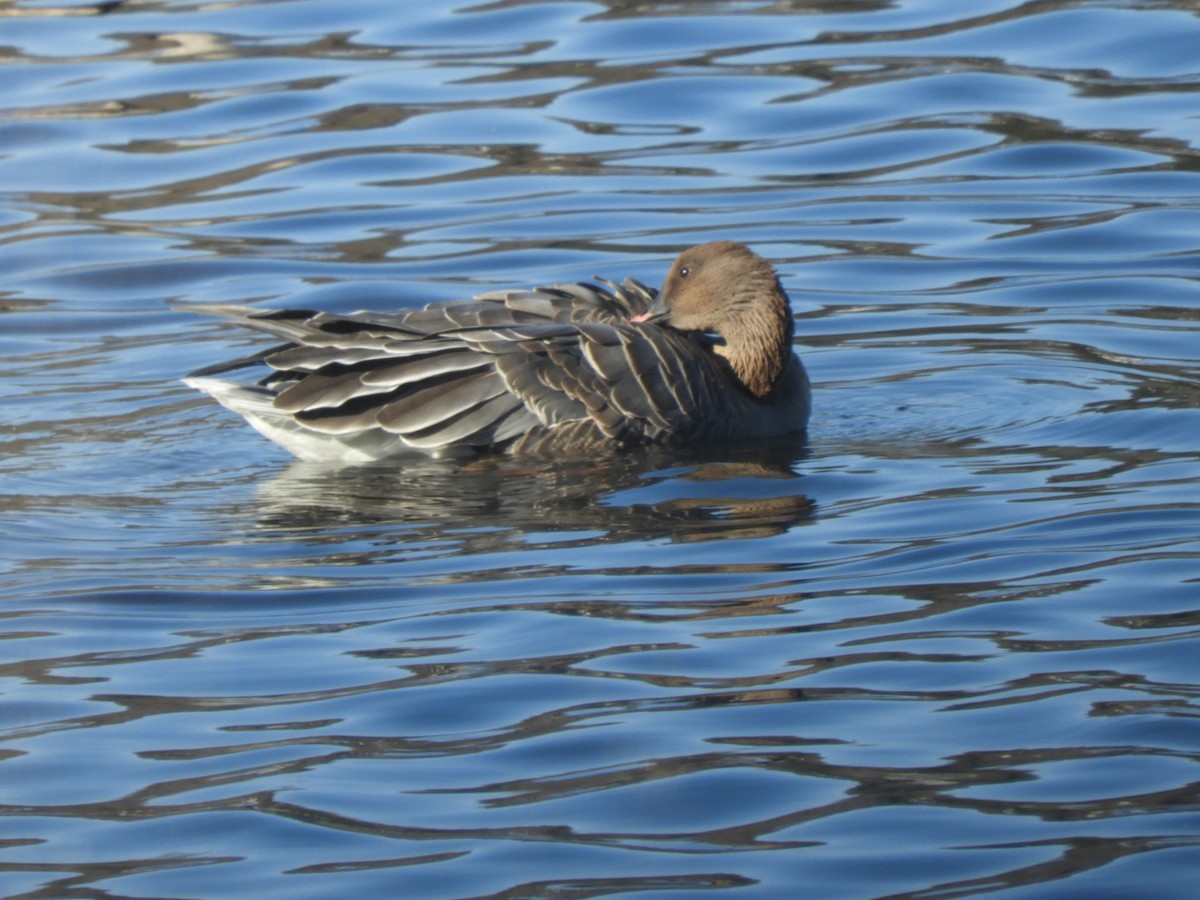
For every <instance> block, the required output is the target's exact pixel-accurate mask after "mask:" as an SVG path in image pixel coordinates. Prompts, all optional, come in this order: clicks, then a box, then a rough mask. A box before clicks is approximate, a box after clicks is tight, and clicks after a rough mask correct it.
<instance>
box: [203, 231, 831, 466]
mask: <svg viewBox="0 0 1200 900" xmlns="http://www.w3.org/2000/svg"><path fill="white" fill-rule="evenodd" d="M688 254H692V256H691V257H688ZM697 254H699V255H698V256H697ZM729 254H732V255H733V256H734V257H736V260H735V261H737V260H740V261H741V262H742V263H746V262H748V263H750V264H751V265H752V266H753V265H758V266H759V267H760V268H761V267H765V269H766V271H767V272H769V273H770V276H771V277H770V280H769V281H770V283H771V284H774V285H775V289H776V290H777V291H778V292H779V294H780V295H782V291H781V290H779V289H778V282H777V281H776V280H775V279H774V273H773V271H772V270H771V269H770V266H769V264H767V263H766V262H765V261H764V260H762V259H761V258H760V257H757V256H755V255H754V254H752V253H751V252H750V251H749V250H747V249H746V248H743V247H741V245H737V244H730V243H728V242H721V243H719V244H707V245H702V246H701V247H698V248H693V249H692V250H690V251H687V252H686V253H685V254H684V255H683V256H681V257H680V260H677V261H676V264H675V266H674V267H673V268H672V276H674V275H677V274H678V271H679V270H680V268H681V262H683V261H684V260H685V258H690V259H692V260H693V262H692V263H691V265H690V266H685V267H683V268H684V270H685V276H686V275H691V273H692V272H693V271H697V272H704V271H705V269H704V263H705V261H706V260H709V261H711V262H710V263H709V271H711V272H712V273H713V275H714V278H715V277H716V276H722V277H728V276H729V275H730V274H731V273H732V274H736V272H737V271H740V270H739V269H738V268H737V267H736V266H735V267H734V269H733V270H731V271H730V272H725V271H724V270H725V269H728V268H729V261H728V260H724V261H722V257H723V256H725V255H729ZM747 271H749V270H747ZM672 276H669V277H668V282H667V284H665V285H664V292H665V291H666V290H667V289H668V288H669V287H671V284H672V282H671V281H670V278H671V277H672ZM676 280H677V281H678V280H679V279H676ZM710 280H711V279H710ZM697 282H699V283H700V286H701V287H702V288H704V290H703V294H704V296H702V297H700V296H691V295H690V294H693V293H695V292H690V291H689V288H690V285H691V284H695V283H697ZM725 294H730V295H731V296H732V295H734V294H737V291H736V290H733V288H729V289H728V290H726V287H725V286H723V285H722V283H721V280H720V278H717V279H716V280H715V281H712V283H711V284H708V285H705V284H704V283H703V279H698V278H697V279H694V280H693V281H691V282H684V289H683V290H680V289H679V287H678V286H676V287H675V289H674V290H673V291H672V297H671V298H667V297H659V296H658V295H657V292H655V291H653V290H651V289H649V288H647V287H645V286H644V285H642V284H640V283H638V282H636V281H634V280H632V279H629V280H626V281H624V282H623V283H621V284H619V285H618V284H614V283H612V282H607V281H606V282H603V285H590V284H577V285H556V286H553V287H541V288H537V289H534V290H526V291H502V292H492V293H487V294H482V295H480V296H479V297H476V298H475V299H474V300H469V301H455V302H450V303H441V304H432V305H430V306H427V307H424V308H422V309H416V310H408V311H403V312H397V313H372V312H360V313H353V314H349V315H333V314H329V313H314V312H310V311H306V310H283V311H271V312H267V311H256V310H252V309H248V308H242V307H225V306H222V307H195V308H194V309H197V310H198V311H200V312H205V313H211V314H215V315H220V316H223V317H226V318H229V319H231V320H233V321H235V322H237V323H238V324H241V325H244V326H246V327H249V328H252V329H255V330H258V331H264V332H267V333H270V334H273V335H275V336H276V337H279V338H282V339H283V340H284V341H285V342H286V343H284V344H283V345H281V346H277V347H273V348H270V349H267V350H264V351H262V352H259V353H256V354H253V355H251V356H248V357H244V358H242V359H237V360H233V361H231V362H227V363H221V364H218V365H215V366H210V367H208V368H205V369H201V370H199V371H197V372H194V373H193V374H192V375H191V376H189V377H188V378H187V379H185V381H186V382H187V383H188V384H190V385H192V386H193V387H196V388H198V389H200V390H202V391H206V392H207V393H209V394H211V395H212V396H213V397H214V398H215V399H217V400H218V401H219V402H221V403H222V404H223V405H225V406H227V407H228V408H230V409H232V410H234V411H235V412H238V413H240V414H241V415H243V416H245V417H246V419H247V420H248V421H249V422H250V424H252V425H253V426H254V427H255V428H257V429H258V430H259V431H260V432H262V433H263V434H264V435H266V436H267V437H269V438H270V439H272V440H274V441H275V442H277V443H279V444H280V445H282V446H283V447H284V448H286V449H287V450H289V451H290V452H292V453H293V454H295V455H296V456H298V457H300V458H301V459H309V460H332V461H340V462H356V461H367V460H372V459H380V458H383V457H388V456H394V455H402V454H405V453H413V452H419V453H425V454H431V455H435V456H442V455H460V454H463V453H472V452H476V451H480V450H499V451H504V452H509V453H547V452H550V453H564V452H593V451H596V450H600V449H603V448H619V447H623V446H629V445H634V444H639V443H663V442H687V441H695V440H712V441H720V440H740V439H752V438H756V437H769V436H773V435H781V434H785V433H789V432H794V431H800V430H802V429H803V428H804V426H805V423H806V421H807V417H808V381H807V378H806V376H805V374H804V369H803V366H802V365H801V364H800V361H799V360H798V359H797V358H796V356H795V355H794V354H793V353H792V352H791V347H790V341H791V329H792V325H791V313H790V309H789V308H788V306H787V303H786V297H784V298H783V300H782V305H780V299H779V298H778V297H776V298H773V299H772V301H771V302H772V304H773V306H772V309H773V310H774V312H773V313H772V314H771V315H772V316H773V317H774V318H775V319H778V318H779V317H780V316H786V319H787V321H786V323H782V322H776V323H775V325H774V329H775V331H778V332H779V335H783V337H779V336H778V335H776V337H774V338H773V339H772V340H773V341H774V342H775V343H778V342H779V341H780V340H784V339H786V343H787V346H786V347H784V348H781V349H782V351H783V355H782V356H780V359H781V360H782V365H780V366H779V367H778V371H777V372H773V373H771V374H770V375H769V376H768V375H763V376H762V378H760V379H759V380H760V381H762V382H763V383H766V384H768V389H767V390H766V391H765V392H764V391H762V390H761V389H759V390H756V389H754V387H753V385H754V383H755V382H754V379H753V378H747V377H746V376H745V374H744V373H743V372H742V371H741V369H742V368H744V367H745V363H744V361H743V362H739V358H738V356H737V354H736V352H735V351H736V349H737V348H736V346H735V343H734V341H735V340H738V339H739V335H740V334H741V332H739V330H738V328H739V327H741V326H738V327H733V328H732V330H730V329H723V328H722V327H721V319H720V317H719V316H718V317H717V318H715V319H713V320H712V322H711V323H710V324H705V323H701V324H699V325H698V326H697V327H696V328H695V330H683V329H682V328H680V327H673V326H675V324H676V323H675V318H676V316H679V317H681V318H684V319H686V318H689V317H691V318H694V315H693V312H691V311H690V310H691V309H692V307H693V306H697V305H711V306H713V307H714V309H718V310H719V309H721V308H723V307H724V306H725V305H726V302H727V300H728V299H729V298H727V297H725V296H724V295H725ZM701 301H703V302H701ZM668 322H669V324H668ZM688 327H690V326H688ZM707 332H713V333H714V334H716V335H717V337H714V336H712V335H710V334H709V333H707ZM722 337H723V338H724V341H722ZM776 355H779V354H776ZM263 366H265V367H266V368H267V369H268V370H269V371H268V373H267V374H266V376H265V377H263V378H262V379H261V380H260V381H259V382H258V383H257V384H250V385H245V384H239V383H237V382H234V381H230V380H227V379H225V378H223V377H221V378H218V377H216V376H224V375H227V374H228V373H231V372H235V371H239V370H242V369H247V368H261V367H263ZM751 374H752V375H753V374H754V373H753V372H752V373H751Z"/></svg>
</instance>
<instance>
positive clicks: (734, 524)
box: [257, 443, 814, 554]
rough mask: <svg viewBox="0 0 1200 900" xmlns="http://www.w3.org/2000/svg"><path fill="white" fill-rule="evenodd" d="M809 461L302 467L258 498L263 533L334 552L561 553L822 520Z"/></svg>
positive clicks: (642, 459) (667, 455) (688, 458)
mask: <svg viewBox="0 0 1200 900" xmlns="http://www.w3.org/2000/svg"><path fill="white" fill-rule="evenodd" d="M803 454H804V449H803V446H801V445H796V444H791V443H789V444H786V445H779V446H775V447H767V448H754V449H748V450H732V449H731V450H729V451H727V452H723V453H720V454H681V453H679V452H673V451H666V450H640V449H639V450H637V451H636V452H630V453H628V454H625V455H618V454H613V455H611V456H605V457H601V458H597V459H586V460H514V459H507V458H480V459H478V460H473V461H469V462H457V461H449V460H403V461H389V462H385V463H377V464H373V465H368V466H354V467H332V466H323V465H318V464H311V463H294V464H292V465H291V466H290V467H289V468H287V469H286V470H284V471H283V472H282V473H281V474H280V475H279V476H278V477H276V478H275V479H273V480H272V481H269V482H267V483H265V484H263V485H262V486H261V488H260V489H259V492H258V498H257V507H258V510H259V512H258V523H259V525H260V527H261V528H262V529H265V530H267V531H269V532H270V533H274V534H278V533H281V532H282V533H289V534H302V535H303V536H304V538H305V539H306V540H308V541H311V542H313V543H316V544H323V543H329V544H332V545H341V544H343V543H344V542H345V534H344V533H342V532H339V531H338V529H339V528H343V527H353V528H355V529H356V530H360V531H364V530H365V531H371V530H372V529H376V530H377V526H387V527H389V528H392V529H393V530H392V538H393V539H394V540H400V541H402V542H405V543H414V542H417V541H421V540H428V539H449V540H451V541H452V542H453V546H454V552H456V553H463V554H477V553H485V552H495V551H497V550H502V549H522V550H528V549H530V548H531V547H536V546H539V545H540V544H541V543H542V541H543V536H544V538H545V540H547V541H549V542H552V543H553V546H555V547H556V548H563V547H570V546H571V545H572V544H573V543H575V544H579V545H594V544H596V543H628V542H636V541H647V540H658V539H668V540H671V541H678V542H692V541H716V540H739V539H747V538H755V537H764V536H769V535H773V534H779V533H781V532H783V531H786V530H787V529H789V528H791V527H793V526H795V525H797V524H799V523H801V522H803V521H805V520H807V519H809V518H810V517H811V516H812V515H813V513H814V504H813V502H812V501H811V500H810V499H809V498H808V497H807V496H806V495H805V494H804V493H803V491H802V490H801V486H802V484H803V481H802V477H801V475H800V474H799V473H798V471H797V470H798V468H799V465H800V462H801V460H802V459H803ZM394 526H406V527H405V528H403V529H402V530H401V531H399V532H396V531H395V530H394ZM574 533H578V536H577V537H572V536H571V535H572V534H574Z"/></svg>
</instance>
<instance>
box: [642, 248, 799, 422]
mask: <svg viewBox="0 0 1200 900" xmlns="http://www.w3.org/2000/svg"><path fill="white" fill-rule="evenodd" d="M649 320H653V321H661V322H662V323H663V324H668V325H670V326H671V327H672V328H678V329H679V330H681V331H706V332H711V333H713V334H717V335H720V336H721V337H722V338H723V339H724V341H725V345H724V347H719V348H718V349H717V352H718V353H720V354H721V355H722V356H724V357H725V358H726V359H727V360H728V361H729V365H730V366H731V367H732V368H733V371H734V373H735V374H736V375H737V376H738V378H739V379H740V380H741V382H742V384H744V385H745V386H746V388H747V389H748V390H749V391H750V392H751V393H752V394H754V396H756V397H757V398H759V399H760V400H765V399H767V397H768V396H769V395H770V393H771V391H772V389H773V388H774V387H775V384H776V382H777V381H778V379H779V377H780V375H781V374H782V373H783V371H784V367H785V366H786V364H787V361H788V359H789V358H790V357H791V354H792V334H793V324H792V310H791V304H790V303H789V302H788V299H787V295H786V294H785V293H784V292H783V288H782V287H780V285H779V279H778V277H776V275H775V270H774V269H773V268H772V267H771V264H770V263H769V262H767V261H766V260H765V259H763V258H762V257H761V256H759V255H758V254H757V253H755V252H754V251H752V250H751V249H750V248H749V247H747V246H745V245H744V244H739V243H736V242H734V241H713V242H712V243H708V244H700V245H699V246H696V247H692V248H690V249H688V250H685V251H683V253H681V254H680V255H679V258H678V259H676V260H675V263H674V265H672V266H671V271H670V272H668V273H667V277H666V280H664V281H663V286H662V290H661V291H659V294H658V299H657V300H656V301H655V304H654V307H653V308H652V309H651V310H650V312H648V313H646V314H645V315H642V316H638V317H637V318H636V319H635V320H634V321H649Z"/></svg>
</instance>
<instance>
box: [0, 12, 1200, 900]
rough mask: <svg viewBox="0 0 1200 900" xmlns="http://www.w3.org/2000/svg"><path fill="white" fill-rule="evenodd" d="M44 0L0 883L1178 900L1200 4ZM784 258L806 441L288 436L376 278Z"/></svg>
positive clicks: (1189, 695) (23, 240)
mask: <svg viewBox="0 0 1200 900" xmlns="http://www.w3.org/2000/svg"><path fill="white" fill-rule="evenodd" d="M105 9H106V10H107V11H105V12H103V13H102V14H96V12H97V11H96V9H95V8H93V7H89V6H88V5H86V4H82V3H67V2H63V3H59V4H58V5H55V4H54V3H50V2H33V0H25V2H16V3H12V4H9V5H8V6H7V7H6V9H5V10H4V13H3V25H2V26H0V45H2V46H0V59H2V60H3V62H5V63H6V65H4V66H3V70H4V84H5V91H4V93H3V98H2V99H0V107H2V110H0V116H2V118H0V271H2V272H3V273H4V277H3V281H2V282H0V352H2V353H3V358H4V360H5V366H4V370H3V374H2V375H0V391H2V392H3V398H2V403H3V410H4V413H3V419H2V431H0V435H2V438H3V448H4V450H3V453H2V455H0V476H2V481H0V502H2V504H3V508H4V511H5V515H4V516H3V519H2V521H0V541H2V542H3V548H4V552H3V561H4V565H3V570H2V571H0V588H2V590H3V596H4V598H5V599H4V603H3V607H0V609H2V611H3V615H4V626H3V631H2V632H0V633H2V635H3V637H5V638H6V640H5V641H3V643H2V644H0V646H3V648H4V653H3V656H2V660H3V662H2V669H0V671H2V674H3V681H2V686H3V687H2V689H3V695H2V697H0V734H2V735H3V738H4V741H3V743H2V744H0V892H2V893H3V894H4V895H5V896H9V897H130V898H160V897H171V898H201V897H217V896H220V897H263V896H286V897H330V896H404V897H420V898H430V900H437V898H484V897H488V898H546V900H550V898H555V900H562V898H584V897H601V896H621V897H624V898H634V897H639V898H640V897H650V896H653V897H656V898H657V897H661V898H668V897H670V898H685V897H687V898H691V897H699V896H723V895H726V894H727V895H729V896H731V897H738V898H745V900H750V898H777V897H794V896H813V897H821V898H867V897H872V898H875V897H891V898H896V897H908V898H934V897H937V898H949V897H967V896H977V895H984V894H992V895H998V896H1003V897H1006V898H1032V897H1037V898H1047V897H1050V898H1083V897H1087V898H1089V900H1091V898H1126V897H1131V896H1137V897H1141V898H1176V897H1179V898H1182V897H1190V896H1192V895H1193V893H1194V890H1195V888H1194V884H1195V872H1196V867H1197V864H1198V863H1200V808H1198V804H1197V784H1198V783H1200V769H1198V768H1197V761H1198V756H1197V753H1198V751H1200V722H1198V721H1197V720H1198V717H1200V705H1198V701H1197V695H1198V693H1200V677H1198V675H1197V664H1196V660H1197V652H1198V650H1200V647H1198V644H1200V565H1198V562H1200V516H1198V515H1197V513H1198V512H1200V482H1198V480H1197V476H1198V475H1200V449H1198V437H1200V387H1198V385H1200V379H1198V376H1200V349H1198V348H1200V304H1198V303H1197V301H1196V297H1197V288H1198V285H1197V281H1198V279H1200V237H1198V236H1200V200H1198V199H1197V198H1200V176H1198V174H1197V173H1198V170H1200V153H1198V151H1197V147H1198V145H1200V117H1197V115H1196V99H1197V93H1200V64H1198V63H1197V56H1196V53H1195V47H1196V46H1197V41H1198V40H1200V18H1198V16H1197V11H1196V7H1195V5H1194V4H1192V3H1188V2H1185V0H1177V2H1169V0H1168V2H1145V0H1142V2H1135V0H1127V2H1120V0H1114V2H1067V0H1061V2H1045V3H1029V4H1018V3H1016V2H1015V0H994V2H976V3H971V4H961V3H953V2H936V0H926V2H917V0H914V2H895V3H888V2H878V3H876V2H849V0H846V2H822V3H792V2H773V3H772V2H736V0H730V2H725V3H709V2H686V0H685V2H675V3H657V2H646V3H638V4H631V3H621V2H617V0H608V2H606V3H597V2H589V3H583V2H581V3H570V2H543V3H538V2H520V0H507V2H506V0H500V2H490V3H467V2H463V0H439V2H425V3H420V4H395V3H376V2H366V3H356V4H345V3H343V4H332V3H317V2H309V3H303V2H273V3H267V2H258V3H250V2H240V3H224V4H193V3H188V2H154V0H149V2H138V0H129V2H126V3H119V4H114V5H112V6H111V7H105ZM715 237H723V238H734V239H739V240H743V241H746V242H748V243H750V244H752V245H753V246H754V247H755V249H757V250H758V251H759V252H760V253H763V254H764V255H766V256H769V257H770V258H771V259H773V260H774V261H775V262H776V263H777V265H778V267H779V270H780V272H781V274H782V276H783V280H784V283H785V285H786V286H787V288H788V290H789V292H790V294H791V297H792V300H793V305H794V308H795V311H796V314H797V319H798V321H797V324H798V345H797V349H798V350H799V352H800V353H801V354H802V355H803V357H804V359H805V362H806V364H807V366H808V369H809V371H810V373H811V375H812V377H813V381H814V399H815V407H814V413H813V425H812V429H811V432H810V434H809V438H808V441H807V443H806V444H804V445H803V446H793V447H782V448H761V447H748V448H745V450H744V451H742V452H740V453H737V454H732V453H726V454H724V455H715V454H706V453H705V452H704V451H703V450H702V449H697V450H695V451H690V452H682V451H680V452H655V451H647V452H645V453H637V454H629V455H625V456H623V457H621V458H615V459H597V460H594V461H574V462H565V463H561V464H543V463H537V464H530V463H525V462H522V461H519V460H514V461H497V460H490V461H480V462H474V463H466V464H464V463H461V462H458V463H452V462H428V463H419V464H417V463H405V464H402V465H398V464H386V465H373V466H367V467H362V468H355V469H341V470H336V469H326V468H321V467H315V466H306V465H302V464H297V463H292V462H289V460H288V459H287V458H286V457H285V456H284V455H283V454H282V453H281V452H280V451H278V450H277V449H276V448H274V447H273V446H272V445H270V444H268V443H266V442H265V441H263V440H262V439H261V438H259V437H258V435H257V434H255V433H254V432H252V431H251V430H250V429H249V428H247V427H246V426H245V425H244V424H243V423H242V422H241V421H240V420H238V419H236V418H235V417H233V416H232V415H230V414H228V413H226V412H225V411H223V410H221V409H220V408H218V407H216V405H215V404H213V403H211V402H210V401H208V400H207V399H206V398H204V397H202V396H200V395H198V394H196V393H194V392H190V391H189V390H187V389H186V388H185V387H184V386H182V385H181V384H180V383H179V381H178V379H179V377H180V376H181V375H182V374H184V373H186V372H187V371H189V370H190V369H192V368H195V367H198V366H202V365H206V364H208V363H212V362H215V361H217V360H220V359H224V358H227V357H229V356H232V355H234V354H235V353H239V352H247V351H248V350H249V349H250V348H252V347H254V346H259V343H258V339H256V338H254V337H253V336H249V335H245V334H240V333H238V332H236V331H235V330H232V329H229V328H227V327H224V326H222V325H221V324H220V323H219V322H216V321H212V320H209V319H208V318H206V317H198V316H194V315H191V314H187V313H185V312H182V311H180V310H179V309H178V308H177V307H178V306H179V305H181V304H185V303H216V302H235V303H250V304H255V305H258V306H261V307H264V308H266V307H282V306H304V307H315V308H323V309H331V310H338V311H349V310H353V309H358V308H363V307H367V308H377V309H386V308H397V307H405V306H412V305H416V304H420V303H424V302H427V301H429V300H438V299H448V298H452V297H461V296H466V295H469V294H472V293H475V292H478V291H482V290H488V289H494V288H501V287H514V286H523V285H528V284H537V283H547V282H555V281H565V280H576V279H586V278H590V277H591V276H593V275H596V274H599V275H604V276H608V277H624V276H626V275H631V276H634V277H637V278H640V279H642V280H645V281H647V282H650V283H657V281H658V280H659V279H661V277H662V275H663V274H664V272H665V270H666V267H667V265H668V263H669V261H670V259H671V258H672V257H673V256H674V255H675V254H676V253H677V252H678V251H679V250H680V249H682V248H683V247H685V246H688V245H690V244H693V243H698V242H700V241H703V240H706V239H711V238H715Z"/></svg>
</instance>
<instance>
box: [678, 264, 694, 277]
mask: <svg viewBox="0 0 1200 900" xmlns="http://www.w3.org/2000/svg"><path fill="white" fill-rule="evenodd" d="M691 274H692V270H691V269H689V268H688V267H687V266H684V267H683V268H682V269H680V270H679V277H680V278H687V277H688V276H689V275H691Z"/></svg>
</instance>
